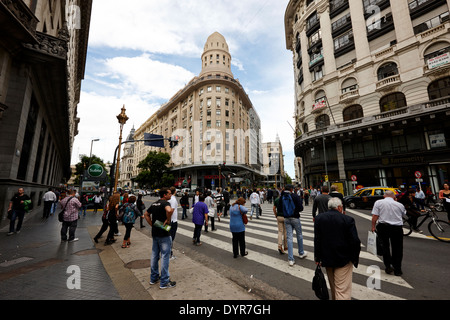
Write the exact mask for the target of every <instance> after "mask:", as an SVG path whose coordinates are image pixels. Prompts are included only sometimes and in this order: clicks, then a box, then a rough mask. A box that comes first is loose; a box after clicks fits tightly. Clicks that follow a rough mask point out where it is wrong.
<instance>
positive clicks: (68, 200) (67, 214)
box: [61, 190, 81, 242]
mask: <svg viewBox="0 0 450 320" xmlns="http://www.w3.org/2000/svg"><path fill="white" fill-rule="evenodd" d="M75 194H76V191H75V190H70V191H69V192H68V196H67V197H65V198H64V199H62V200H61V208H64V216H63V223H62V226H61V241H67V240H69V242H75V241H78V238H75V230H76V229H77V224H78V210H79V209H80V207H81V202H80V201H79V200H78V199H77V198H76V197H75ZM67 230H69V239H67Z"/></svg>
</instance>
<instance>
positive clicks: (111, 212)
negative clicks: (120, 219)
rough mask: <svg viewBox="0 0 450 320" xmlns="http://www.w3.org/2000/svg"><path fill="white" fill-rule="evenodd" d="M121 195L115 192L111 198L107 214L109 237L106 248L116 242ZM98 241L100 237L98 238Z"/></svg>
mask: <svg viewBox="0 0 450 320" xmlns="http://www.w3.org/2000/svg"><path fill="white" fill-rule="evenodd" d="M119 204H120V193H119V192H115V193H114V194H113V195H112V196H111V197H110V198H109V203H108V211H107V214H106V220H107V221H108V224H109V231H108V235H107V236H106V241H105V246H106V245H109V244H112V243H114V242H116V239H114V234H115V233H116V230H117V213H118V212H119ZM96 237H97V239H98V238H99V235H97V236H96Z"/></svg>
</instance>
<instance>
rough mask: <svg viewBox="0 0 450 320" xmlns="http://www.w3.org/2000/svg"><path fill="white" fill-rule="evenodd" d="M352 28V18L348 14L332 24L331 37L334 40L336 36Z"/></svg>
mask: <svg viewBox="0 0 450 320" xmlns="http://www.w3.org/2000/svg"><path fill="white" fill-rule="evenodd" d="M351 28H352V18H351V17H350V13H349V14H347V15H345V16H344V17H342V18H340V19H339V20H337V21H335V22H333V24H332V25H331V35H332V36H333V38H336V37H337V36H338V35H340V34H342V33H344V32H345V31H348V30H350V29H351Z"/></svg>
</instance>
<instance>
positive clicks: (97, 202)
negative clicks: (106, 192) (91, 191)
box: [94, 193, 102, 212]
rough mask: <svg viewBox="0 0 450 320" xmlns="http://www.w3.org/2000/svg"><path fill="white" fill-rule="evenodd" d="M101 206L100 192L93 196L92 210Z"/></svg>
mask: <svg viewBox="0 0 450 320" xmlns="http://www.w3.org/2000/svg"><path fill="white" fill-rule="evenodd" d="M101 206H102V196H101V195H100V193H97V194H96V195H95V196H94V212H97V210H98V209H99V208H101Z"/></svg>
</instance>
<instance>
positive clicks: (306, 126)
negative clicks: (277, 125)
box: [303, 123, 309, 133]
mask: <svg viewBox="0 0 450 320" xmlns="http://www.w3.org/2000/svg"><path fill="white" fill-rule="evenodd" d="M308 131H309V128H308V124H307V123H305V124H303V133H307V132H308Z"/></svg>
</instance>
